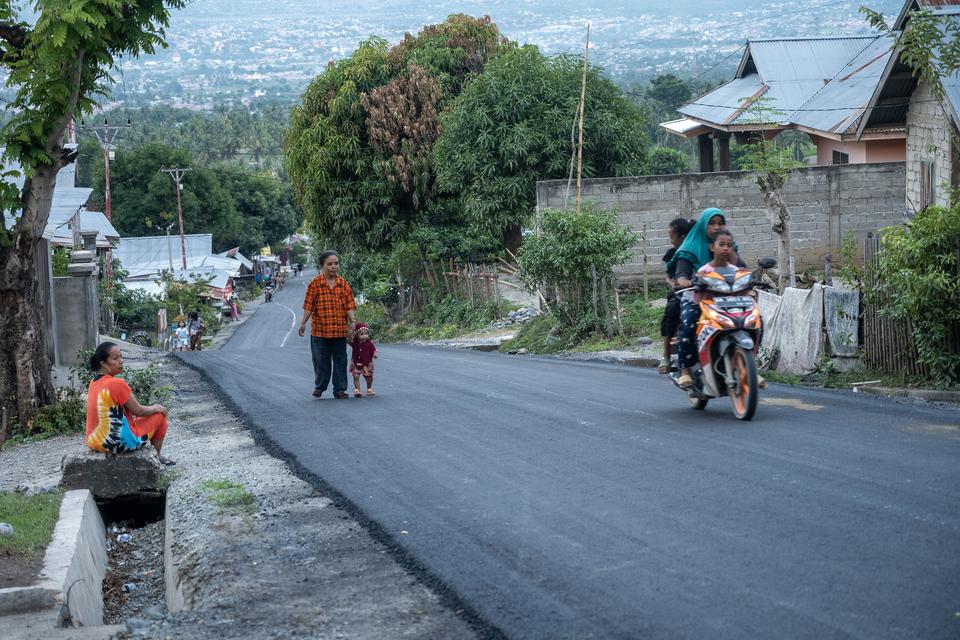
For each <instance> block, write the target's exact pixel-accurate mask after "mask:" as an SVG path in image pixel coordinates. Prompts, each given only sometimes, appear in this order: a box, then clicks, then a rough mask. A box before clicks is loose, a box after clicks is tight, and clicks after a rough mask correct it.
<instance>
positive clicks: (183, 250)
mask: <svg viewBox="0 0 960 640" xmlns="http://www.w3.org/2000/svg"><path fill="white" fill-rule="evenodd" d="M190 170H191V169H190V168H189V167H184V168H182V169H181V168H180V167H174V168H173V169H160V171H162V172H164V173H169V174H170V177H171V178H173V181H174V182H175V183H176V184H177V219H178V220H179V221H180V258H181V260H182V262H183V270H184V271H186V270H187V241H186V240H185V239H184V237H183V207H182V206H181V205H180V191H181V190H182V189H183V185H182V183H181V180H182V179H183V174H185V173H187V172H188V171H190Z"/></svg>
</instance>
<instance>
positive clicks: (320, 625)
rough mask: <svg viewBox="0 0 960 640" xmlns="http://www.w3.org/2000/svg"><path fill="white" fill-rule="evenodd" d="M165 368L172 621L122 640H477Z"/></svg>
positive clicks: (214, 396) (195, 379) (190, 383)
mask: <svg viewBox="0 0 960 640" xmlns="http://www.w3.org/2000/svg"><path fill="white" fill-rule="evenodd" d="M168 366H169V371H170V373H171V375H172V376H173V377H174V379H175V380H176V392H175V396H174V399H173V402H172V403H171V404H172V406H171V412H170V416H171V431H170V435H169V436H168V438H169V439H168V444H167V447H165V448H164V450H165V451H168V450H169V455H171V456H174V457H175V458H176V460H177V466H176V467H175V468H174V469H175V471H174V473H173V481H172V483H171V485H170V488H169V489H168V493H167V520H166V534H167V535H166V554H167V559H166V564H167V567H166V569H167V571H166V578H167V583H168V602H170V603H171V604H172V609H173V611H172V612H170V613H167V614H166V615H164V616H162V617H160V616H154V617H151V618H149V619H133V620H129V621H128V632H127V633H125V634H121V635H120V637H122V638H169V637H174V638H179V637H183V638H197V639H200V640H203V639H206V638H210V639H214V638H216V639H217V640H220V639H223V638H371V639H372V638H384V637H394V638H474V637H477V635H478V634H477V633H476V632H475V631H474V630H473V629H472V628H471V627H470V625H469V624H468V622H467V621H466V620H465V619H464V618H463V617H462V616H461V615H459V614H458V612H456V611H454V610H453V609H451V608H450V607H449V606H447V603H445V602H443V601H442V600H441V596H439V595H437V593H435V592H434V591H432V590H431V589H430V588H428V586H426V585H425V584H424V583H423V582H422V581H420V580H419V579H418V577H417V576H416V575H415V574H414V573H412V572H410V571H408V570H407V569H406V568H405V567H404V566H402V565H401V563H400V562H398V561H397V559H396V557H395V555H394V554H393V553H391V549H390V548H389V547H388V546H387V545H385V544H383V543H382V542H380V541H378V540H376V539H374V537H373V536H371V535H370V533H369V532H368V531H367V530H366V529H365V528H364V527H363V526H361V524H360V523H358V522H357V520H356V519H355V518H354V517H353V516H352V515H351V514H350V513H348V512H347V511H346V510H345V509H344V508H342V507H341V505H339V504H338V501H339V498H338V497H337V496H336V495H334V494H332V493H331V492H328V491H324V490H323V489H317V488H315V485H314V484H312V483H310V482H307V481H305V480H303V479H301V478H299V477H297V475H295V473H294V472H293V470H292V469H291V468H290V466H289V465H288V464H287V463H286V462H284V461H283V460H280V459H278V458H275V457H273V456H272V455H270V453H269V452H268V451H267V450H266V449H265V448H264V447H262V446H260V445H259V444H258V443H257V442H256V441H255V440H254V437H253V435H252V432H251V430H250V429H249V428H248V425H246V424H245V423H244V422H243V419H242V417H241V416H239V415H237V414H236V413H234V411H233V410H232V409H231V408H230V407H228V406H227V405H226V404H224V403H223V402H222V400H221V398H220V396H219V393H218V391H217V390H216V388H215V387H214V386H213V385H211V384H210V383H208V382H207V381H206V380H204V379H203V377H202V376H201V374H199V373H198V372H196V371H194V370H193V369H190V368H189V367H187V366H186V365H184V364H183V363H181V362H180V361H179V360H174V359H171V360H170V361H169V363H168ZM224 488H226V489H224ZM222 491H226V498H224V494H223V493H222ZM171 590H173V592H175V596H174V597H173V598H170V595H171Z"/></svg>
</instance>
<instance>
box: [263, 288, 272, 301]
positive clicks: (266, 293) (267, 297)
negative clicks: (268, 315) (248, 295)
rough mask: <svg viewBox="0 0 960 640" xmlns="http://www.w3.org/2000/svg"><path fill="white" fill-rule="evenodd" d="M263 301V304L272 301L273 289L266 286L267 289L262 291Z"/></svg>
mask: <svg viewBox="0 0 960 640" xmlns="http://www.w3.org/2000/svg"><path fill="white" fill-rule="evenodd" d="M263 301H264V302H272V301H273V287H271V286H267V288H265V289H264V290H263Z"/></svg>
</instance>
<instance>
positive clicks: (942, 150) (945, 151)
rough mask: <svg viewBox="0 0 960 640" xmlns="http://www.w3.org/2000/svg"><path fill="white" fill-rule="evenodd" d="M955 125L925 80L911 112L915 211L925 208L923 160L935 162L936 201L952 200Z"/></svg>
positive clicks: (909, 198)
mask: <svg viewBox="0 0 960 640" xmlns="http://www.w3.org/2000/svg"><path fill="white" fill-rule="evenodd" d="M951 128H952V127H951V124H950V119H949V118H948V117H947V116H946V114H945V113H944V111H943V107H942V106H940V103H939V102H938V101H937V99H936V98H935V97H934V95H933V92H932V91H930V85H929V84H927V82H926V81H925V80H921V81H920V82H919V83H918V84H917V88H916V90H915V91H914V92H913V95H912V96H911V97H910V111H909V112H907V131H908V134H907V174H906V180H907V182H906V203H907V208H908V209H909V210H911V211H914V210H919V209H921V208H922V207H921V206H920V205H921V203H920V162H921V161H924V160H926V161H929V162H932V163H933V172H934V177H933V204H935V205H938V206H941V207H946V206H949V204H950V191H949V189H950V184H951V179H950V178H951V176H952V175H953V173H954V171H955V169H954V167H953V161H954V158H953V154H952V153H951V149H952V146H953V145H952V144H951Z"/></svg>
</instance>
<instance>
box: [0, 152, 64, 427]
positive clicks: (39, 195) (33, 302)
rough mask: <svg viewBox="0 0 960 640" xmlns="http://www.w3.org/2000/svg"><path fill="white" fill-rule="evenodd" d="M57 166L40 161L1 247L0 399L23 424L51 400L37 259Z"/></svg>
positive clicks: (52, 390) (48, 361)
mask: <svg viewBox="0 0 960 640" xmlns="http://www.w3.org/2000/svg"><path fill="white" fill-rule="evenodd" d="M54 157H58V156H54ZM60 166H61V165H60V163H59V162H54V164H53V165H40V166H38V167H37V169H36V172H35V173H34V175H33V177H32V178H30V179H28V180H27V181H26V182H25V183H24V188H23V194H24V196H23V211H24V215H22V216H21V218H20V220H19V221H18V222H17V224H16V226H15V227H14V228H13V232H12V238H11V239H12V243H11V244H10V245H8V246H7V247H5V248H3V249H2V250H0V309H2V310H3V311H2V313H0V352H2V353H4V354H10V355H11V356H12V357H4V358H2V359H0V404H2V405H3V406H4V407H6V408H7V413H8V415H9V416H10V417H11V418H13V419H16V420H17V422H19V423H20V424H21V425H25V424H26V423H27V422H28V421H29V419H30V417H31V415H32V414H33V412H34V410H35V409H36V408H37V407H41V406H44V405H46V404H49V403H50V402H52V401H53V399H54V388H53V378H52V376H51V373H50V371H51V363H50V360H49V358H48V356H47V350H46V332H47V331H48V328H47V319H46V318H45V317H44V314H43V305H42V304H41V302H40V300H41V298H40V287H41V286H46V284H45V283H40V282H39V281H38V274H37V270H36V266H35V265H36V263H35V260H36V259H37V258H38V257H39V256H37V252H38V251H40V248H41V244H40V239H41V237H42V235H43V230H44V228H45V227H46V223H47V218H48V217H49V214H50V205H51V203H52V201H53V190H54V187H55V186H56V182H57V172H58V171H59V170H60Z"/></svg>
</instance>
